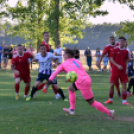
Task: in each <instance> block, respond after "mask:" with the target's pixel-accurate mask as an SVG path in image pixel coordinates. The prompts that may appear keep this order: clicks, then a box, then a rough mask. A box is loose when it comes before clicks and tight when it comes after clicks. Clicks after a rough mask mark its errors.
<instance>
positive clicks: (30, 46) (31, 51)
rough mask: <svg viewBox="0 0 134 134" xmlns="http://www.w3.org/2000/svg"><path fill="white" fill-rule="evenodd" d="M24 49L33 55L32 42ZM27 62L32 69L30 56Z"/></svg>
mask: <svg viewBox="0 0 134 134" xmlns="http://www.w3.org/2000/svg"><path fill="white" fill-rule="evenodd" d="M26 51H27V52H29V53H30V54H32V55H33V51H34V49H33V47H32V44H30V45H29V47H28V48H27V50H26ZM29 63H30V65H31V69H32V58H29Z"/></svg>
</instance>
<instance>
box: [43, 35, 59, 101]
mask: <svg viewBox="0 0 134 134" xmlns="http://www.w3.org/2000/svg"><path fill="white" fill-rule="evenodd" d="M43 38H44V41H43V42H42V45H45V46H46V51H47V52H50V46H49V38H50V35H49V32H44V33H43ZM41 89H42V87H41ZM52 89H53V91H54V93H55V97H56V99H59V98H60V97H61V96H60V95H59V94H58V92H57V90H56V89H55V87H54V86H53V85H52Z"/></svg>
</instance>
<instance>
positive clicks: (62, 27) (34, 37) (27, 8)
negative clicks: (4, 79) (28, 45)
mask: <svg viewBox="0 0 134 134" xmlns="http://www.w3.org/2000/svg"><path fill="white" fill-rule="evenodd" d="M104 1H105V0H27V4H26V5H23V3H22V0H19V1H18V2H17V5H16V6H15V7H9V6H8V8H7V11H8V13H9V15H11V16H12V19H13V20H16V21H17V25H16V26H14V27H13V29H10V30H9V34H10V32H11V31H13V33H12V35H13V36H15V35H19V36H20V37H23V38H24V39H26V40H29V41H30V42H33V43H34V44H36V43H37V46H39V45H40V43H41V41H42V40H43V39H42V33H43V31H49V32H50V36H51V40H50V43H51V44H54V45H57V44H61V45H63V44H67V43H77V40H75V39H76V37H77V38H83V32H82V31H83V29H85V28H86V26H87V25H90V22H89V20H88V18H89V16H94V17H96V16H98V15H106V14H108V12H107V11H101V10H99V8H100V6H101V5H102V4H103V2H104ZM114 1H119V2H120V3H128V2H129V3H130V0H129V1H128V2H127V1H126V0H113V2H114ZM131 1H132V0H131Z"/></svg>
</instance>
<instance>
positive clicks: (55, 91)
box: [52, 85, 58, 94]
mask: <svg viewBox="0 0 134 134" xmlns="http://www.w3.org/2000/svg"><path fill="white" fill-rule="evenodd" d="M52 89H53V91H54V93H55V94H57V93H58V91H57V90H56V89H55V87H54V86H53V85H52Z"/></svg>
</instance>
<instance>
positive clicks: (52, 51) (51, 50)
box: [49, 45, 54, 53]
mask: <svg viewBox="0 0 134 134" xmlns="http://www.w3.org/2000/svg"><path fill="white" fill-rule="evenodd" d="M49 47H50V52H51V53H54V50H53V49H52V45H49Z"/></svg>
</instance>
